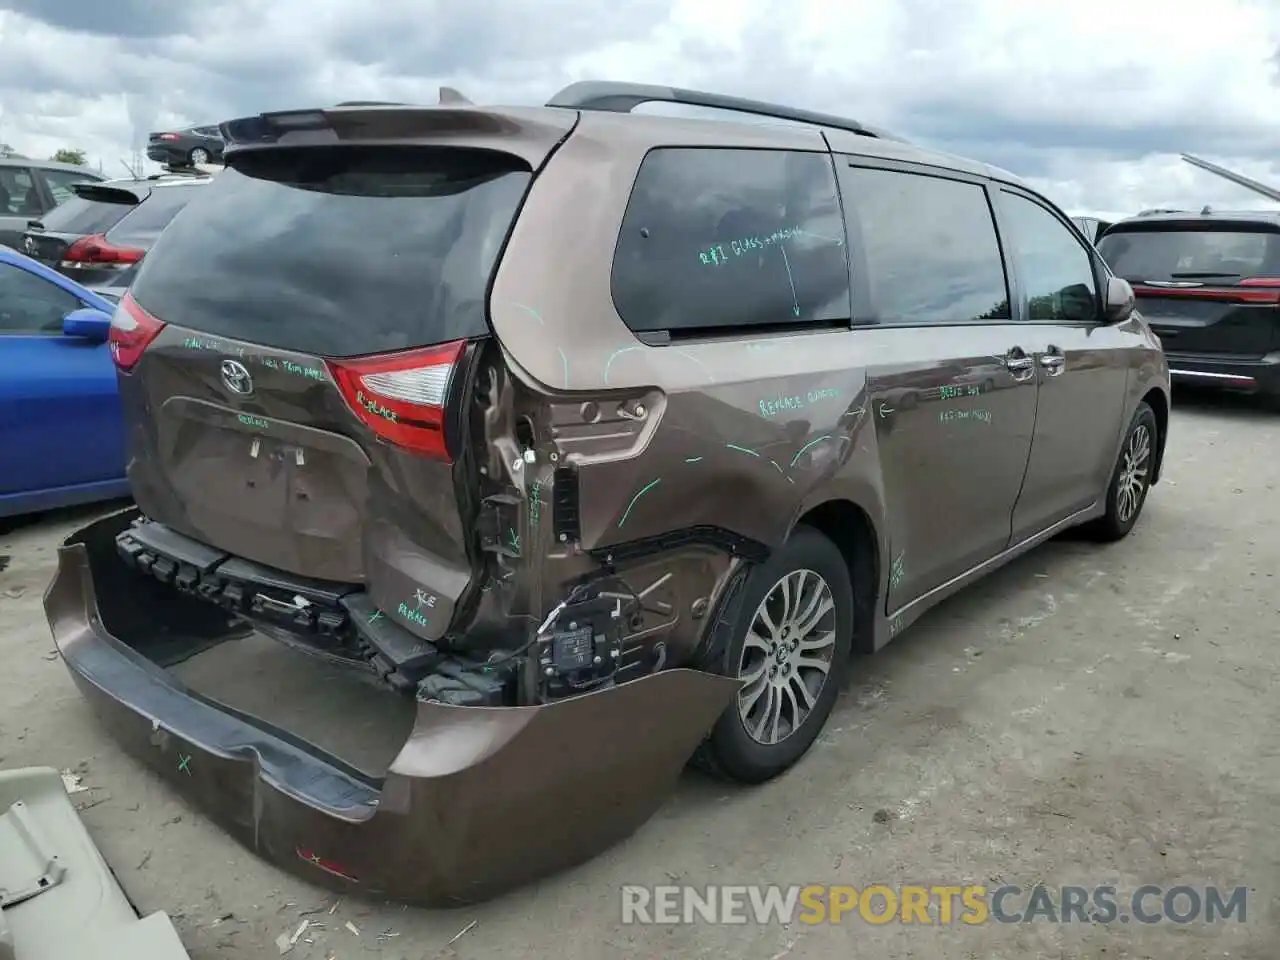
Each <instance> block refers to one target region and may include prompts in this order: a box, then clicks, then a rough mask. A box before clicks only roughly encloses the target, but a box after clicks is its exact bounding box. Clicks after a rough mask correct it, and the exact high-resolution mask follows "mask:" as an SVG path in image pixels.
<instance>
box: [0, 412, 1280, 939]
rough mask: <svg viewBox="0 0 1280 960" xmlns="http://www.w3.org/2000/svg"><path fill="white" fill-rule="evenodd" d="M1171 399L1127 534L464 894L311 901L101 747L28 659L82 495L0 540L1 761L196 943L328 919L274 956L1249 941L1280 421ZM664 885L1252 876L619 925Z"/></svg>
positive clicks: (1267, 778)
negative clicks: (707, 766) (787, 740)
mask: <svg viewBox="0 0 1280 960" xmlns="http://www.w3.org/2000/svg"><path fill="white" fill-rule="evenodd" d="M1177 400H1178V403H1177V404H1176V406H1177V409H1176V410H1175V413H1174V419H1173V427H1172V431H1171V439H1170V446H1169V452H1168V456H1167V467H1166V474H1165V477H1166V479H1165V482H1164V483H1162V484H1161V485H1160V486H1159V487H1158V488H1156V490H1155V491H1154V492H1153V494H1152V496H1151V498H1150V499H1149V501H1148V503H1147V507H1146V512H1145V514H1144V516H1143V517H1142V519H1141V521H1140V523H1139V526H1138V527H1137V529H1136V530H1135V532H1134V533H1133V535H1132V536H1130V537H1129V538H1128V539H1127V540H1125V541H1124V542H1122V543H1120V544H1116V545H1113V546H1110V547H1098V546H1096V545H1093V544H1089V543H1085V542H1081V541H1078V540H1071V539H1064V540H1059V541H1055V542H1053V543H1050V544H1047V545H1045V546H1043V547H1041V548H1039V549H1038V550H1036V551H1035V552H1033V553H1031V554H1029V555H1027V556H1026V557H1024V558H1022V559H1020V560H1019V561H1017V562H1015V563H1014V564H1012V565H1011V566H1009V567H1007V568H1005V569H1004V570H1002V571H1000V572H998V573H996V574H994V575H993V576H992V577H990V578H989V579H988V580H987V581H985V582H984V583H981V584H979V585H977V586H975V587H973V588H971V589H970V590H968V591H967V592H965V593H963V594H961V595H959V596H957V597H955V598H953V599H951V600H949V601H948V602H946V603H945V604H943V605H942V606H940V607H939V608H937V609H936V610H934V611H933V612H932V613H930V614H929V615H928V616H926V617H925V618H924V619H923V620H921V621H920V622H919V623H918V624H917V625H916V626H915V627H913V628H912V629H911V630H909V631H908V632H907V633H906V634H904V636H903V637H902V638H900V639H899V640H897V641H895V642H894V643H893V644H892V645H891V646H890V647H888V648H887V649H886V650H885V651H883V652H882V653H881V654H879V655H878V656H876V657H874V658H870V659H867V660H865V661H862V662H861V663H860V664H859V672H858V673H857V675H856V677H855V679H854V681H853V683H852V684H851V686H850V689H849V691H848V693H847V694H846V695H845V696H844V698H843V700H842V702H841V705H840V706H839V707H838V708H837V712H836V713H835V714H834V715H833V718H832V720H831V722H830V725H829V728H828V730H827V732H826V733H825V735H824V736H823V738H822V739H821V741H820V742H819V744H818V745H817V746H816V747H815V748H814V750H813V751H812V752H811V754H810V755H809V757H807V758H806V759H805V761H803V763H802V764H801V765H800V766H798V767H797V768H796V769H795V770H794V771H793V772H792V773H790V774H789V775H788V776H786V777H783V778H782V779H780V780H779V781H777V782H775V783H772V784H769V785H766V786H764V787H761V788H756V789H737V788H726V787H724V786H721V785H718V784H714V783H710V782H708V781H706V780H704V779H702V778H701V777H699V776H697V775H695V774H689V775H687V776H686V777H685V778H684V780H683V782H682V783H681V786H680V789H679V790H678V792H677V793H676V795H675V796H674V797H673V798H672V799H671V800H670V802H668V804H667V805H666V806H665V807H664V808H663V809H662V810H661V811H660V812H659V813H658V815H657V816H656V817H655V818H654V819H653V820H652V821H650V822H649V823H648V824H647V825H646V826H645V827H644V828H643V829H641V830H640V831H639V832H638V833H637V834H636V835H635V836H634V837H632V838H631V839H630V840H628V841H627V842H625V843H623V844H621V845H620V846H618V847H616V848H614V849H613V850H610V851H608V852H607V853H605V854H604V855H602V856H601V857H599V858H598V859H596V860H595V861H593V862H591V863H589V864H587V865H585V866H583V867H581V868H579V869H577V870H574V871H571V872H569V873H567V874H564V875H562V876H559V877H556V878H553V879H550V880H548V881H545V882H543V883H540V884H537V885H535V886H533V887H530V888H527V889H525V890H522V891H519V892H517V893H515V894H512V895H510V896H507V897H505V898H503V899H501V900H499V901H497V902H494V903H490V904H486V905H484V906H481V907H478V908H466V909H459V910H452V911H423V910H416V909H406V908H402V907H399V906H387V905H383V904H376V903H361V902H358V901H355V900H350V899H348V900H344V901H342V902H340V903H338V904H337V905H336V907H334V901H333V899H332V898H331V897H329V896H328V895H326V894H325V893H324V892H323V891H321V890H319V889H316V888H314V887H311V886H309V885H308V884H305V883H303V882H301V881H298V880H295V879H293V878H291V877H288V876H286V875H284V874H282V873H280V872H279V871H277V870H275V869H274V868H272V867H270V866H268V865H266V864H264V863H262V862H261V861H259V860H258V859H256V858H255V857H254V856H252V855H251V854H249V853H248V852H246V851H245V850H244V849H242V848H241V847H239V846H238V845H237V844H235V843H234V842H232V841H231V840H229V839H228V838H227V837H226V836H225V835H224V834H223V833H222V832H221V831H220V830H218V829H217V828H216V827H214V826H213V825H211V824H210V823H209V822H208V821H206V820H204V819H203V818H202V817H201V816H200V815H199V814H198V813H196V812H195V811H194V810H193V809H191V808H190V807H188V806H187V805H186V804H185V803H184V802H183V801H182V800H180V799H179V798H177V797H176V796H175V795H174V794H172V793H171V792H170V791H169V790H168V789H167V788H166V787H164V786H163V785H161V784H160V783H159V782H158V781H157V780H156V779H154V778H153V777H152V776H151V775H150V774H149V773H147V772H146V771H145V770H143V769H142V768H141V767H139V766H138V765H136V764H135V763H133V762H132V761H130V760H128V759H127V758H125V757H124V756H123V755H121V754H120V753H119V752H118V751H117V749H116V747H115V746H114V744H113V743H112V742H111V741H110V740H109V739H108V738H107V737H106V736H105V735H104V734H103V733H101V732H100V731H99V730H98V728H97V727H96V725H95V723H94V719H93V716H92V715H91V714H90V712H89V711H88V709H87V708H86V706H85V704H84V703H83V702H82V700H81V699H80V697H79V695H78V694H77V693H76V691H75V689H74V687H73V686H72V683H71V681H70V679H69V678H68V676H67V674H66V671H65V669H64V667H63V666H62V664H61V663H60V662H59V661H58V659H57V657H56V655H54V654H53V653H52V642H51V640H50V638H49V631H48V627H47V626H46V624H45V619H44V614H43V612H42V610H41V605H40V596H41V593H42V591H43V590H44V587H45V585H46V584H47V582H48V581H49V578H50V576H51V573H52V570H53V564H54V554H55V549H56V544H57V542H58V540H59V538H60V537H61V536H63V535H64V534H65V533H66V532H67V531H69V530H71V529H73V528H74V527H75V526H77V525H78V524H79V523H81V522H83V520H84V519H85V518H86V517H87V516H89V515H90V513H91V512H88V511H83V510H82V511H76V512H73V513H64V514H59V515H54V516H49V517H44V518H40V519H38V520H36V521H34V522H31V523H28V524H25V525H23V526H21V527H19V528H18V529H17V530H14V531H11V532H9V533H4V534H0V554H7V555H10V557H11V562H10V565H9V568H8V569H7V570H6V571H3V572H0V653H2V654H3V656H4V661H3V662H4V666H3V668H0V764H3V765H5V766H10V767H12V766H25V765H28V764H42V765H44V764H48V765H53V766H57V767H59V768H70V769H72V770H74V771H76V772H77V773H79V774H80V775H81V777H82V783H83V785H84V786H86V787H89V788H91V789H89V790H88V791H87V792H84V793H79V794H77V795H76V797H75V799H76V801H77V804H78V806H80V807H81V808H82V810H83V812H82V816H83V818H84V820H85V821H86V823H87V824H88V826H89V828H90V830H91V832H92V834H93V836H94V838H95V839H96V840H97V842H98V844H99V846H100V847H101V849H102V851H103V853H104V854H105V856H106V857H107V859H108V861H109V862H110V863H111V864H112V865H113V866H114V868H115V870H116V872H117V873H118V875H119V877H120V879H121V881H122V883H123V884H124V885H125V887H126V889H127V890H128V891H129V893H130V894H131V896H132V897H133V898H134V900H135V901H136V902H137V903H138V905H139V907H140V908H141V909H142V910H143V911H144V912H150V911H152V910H157V909H163V910H166V911H168V913H169V914H170V916H172V917H173V918H174V921H175V923H176V924H177V926H178V929H179V931H180V933H181V934H182V937H183V940H184V942H185V943H186V944H187V945H188V948H189V950H190V951H191V954H192V956H193V957H194V958H197V960H204V958H213V957H215V956H216V957H219V958H225V960H241V958H255V960H256V958H264V957H265V958H269V957H273V956H277V955H278V954H277V948H276V945H275V941H276V938H277V937H278V936H279V935H280V934H282V933H287V934H292V933H293V931H295V930H296V929H297V928H298V926H299V924H300V923H301V922H302V921H303V920H304V919H307V920H311V921H318V922H321V923H324V924H325V926H324V927H323V928H321V929H315V928H312V929H311V930H309V931H308V932H307V933H306V934H304V936H303V937H302V938H300V939H299V941H298V942H297V944H296V945H295V946H294V948H293V950H292V952H291V953H290V957H291V958H297V960H309V958H321V960H328V958H330V957H337V958H338V960H343V958H348V957H363V956H373V957H379V958H383V957H385V958H389V960H390V958H406V960H409V958H412V960H419V958H425V957H458V958H482V957H483V958H486V960H503V958H517V957H519V958H528V957H556V958H558V960H578V958H582V960H601V958H623V957H637V958H638V957H646V958H648V957H673V956H679V957H682V958H683V957H703V956H705V957H730V956H732V957H735V958H751V960H755V958H760V960H781V958H783V957H786V958H790V960H809V958H814V960H817V958H823V960H825V958H831V957H854V956H858V957H876V956H884V957H890V956H892V957H915V958H948V960H953V958H982V960H1000V958H1015V957H1016V958H1019V960H1023V958H1033V957H1036V958H1067V957H1070V958H1093V960H1123V958H1132V960H1138V958H1156V957H1158V958H1160V960H1199V958H1207V957H1234V958H1263V957H1266V958H1271V957H1274V956H1275V946H1274V945H1275V944H1276V943H1277V942H1280V923H1278V922H1277V919H1276V911H1275V910H1274V908H1273V903H1274V900H1275V896H1276V891H1277V880H1278V879H1280V832H1277V830H1276V829H1274V827H1275V825H1276V813H1275V810H1276V806H1275V799H1276V797H1277V794H1280V756H1278V753H1277V748H1276V747H1275V746H1274V742H1275V741H1274V739H1273V732H1274V731H1275V730H1276V729H1277V724H1276V721H1277V714H1278V713H1280V708H1278V707H1277V705H1276V704H1277V701H1276V700H1275V699H1273V698H1272V697H1271V696H1270V693H1271V691H1272V690H1273V689H1274V686H1275V679H1276V675H1277V668H1278V667H1280V652H1278V650H1277V645H1276V642H1275V639H1274V636H1273V632H1274V626H1273V625H1274V623H1275V619H1276V613H1277V609H1278V607H1280V598H1278V597H1277V591H1276V578H1275V576H1274V574H1275V573H1276V571H1277V570H1280V562H1278V561H1280V538H1277V536H1276V527H1277V521H1278V520H1280V496H1278V495H1277V494H1276V489H1275V488H1276V486H1277V482H1278V481H1280V456H1277V454H1276V451H1277V449H1280V415H1273V414H1268V413H1265V412H1263V411H1262V410H1260V409H1259V408H1257V407H1256V406H1254V405H1252V404H1248V403H1245V402H1228V401H1222V400H1213V399H1207V398H1199V397H1194V396H1193V397H1182V396H1179V397H1178V398H1177ZM274 654H275V651H266V652H264V653H263V657H264V658H269V657H271V656H273V655H274ZM267 673H269V671H268V672H267ZM276 682H277V683H279V679H278V678H277V680H276ZM296 686H297V685H296V684H295V685H293V687H290V688H288V689H295V688H296ZM282 689H285V688H283V687H282ZM495 789H501V787H500V785H496V786H495ZM1267 823H1270V824H1272V827H1271V828H1267V827H1266V824H1267ZM673 878H678V879H679V880H680V881H682V882H687V883H691V884H696V885H703V884H730V883H755V882H770V881H773V882H778V883H783V884H805V883H847V884H853V885H855V886H859V887H863V886H866V885H869V884H872V883H885V884H889V885H896V884H905V883H932V884H940V883H953V884H963V883H966V882H972V883H985V884H988V885H997V884H1000V883H1014V884H1018V885H1020V886H1022V887H1024V888H1027V887H1030V886H1031V885H1033V884H1034V883H1036V882H1037V881H1040V882H1043V883H1045V884H1048V885H1050V886H1053V887H1056V886H1058V885H1063V884H1081V885H1085V886H1090V887H1092V886H1095V885H1098V884H1114V885H1115V886H1117V887H1118V888H1119V890H1120V891H1121V895H1122V896H1121V900H1122V904H1123V901H1124V898H1125V895H1126V894H1127V893H1128V892H1131V891H1132V890H1133V889H1135V888H1136V887H1138V886H1139V885H1141V884H1145V883H1151V884H1158V885H1161V886H1163V887H1165V888H1168V887H1170V886H1173V885H1175V884H1179V883H1186V884H1191V885H1205V884H1217V885H1219V886H1225V887H1227V888H1233V887H1235V886H1237V885H1245V886H1247V887H1249V888H1250V891H1251V892H1250V893H1249V900H1248V907H1247V915H1246V920H1245V922H1243V923H1239V922H1234V921H1232V922H1227V923H1221V922H1220V923H1217V924H1212V925H1211V924H1206V923H1203V922H1192V923H1188V924H1181V925H1180V924H1175V923H1171V922H1163V923H1157V924H1153V925H1144V924H1137V923H1130V924H1119V923H1116V924H1111V925H1098V924H1082V923H1072V924H1051V923H1047V922H1044V921H1038V922H1035V923H1024V924H1001V923H990V924H987V925H982V926H963V925H958V924H956V925H934V926H921V925H904V924H898V923H894V924H888V925H870V924H867V923H865V922H863V921H861V920H858V919H854V920H852V921H847V922H845V923H844V924H841V925H819V926H804V925H802V924H799V923H797V924H794V925H792V926H791V927H789V928H786V927H783V926H781V925H766V926H755V925H746V926H731V925H722V926H708V925H690V926H635V925H627V926H624V925H623V924H622V923H621V907H620V902H621V901H620V893H619V890H620V887H621V886H622V885H623V884H630V883H640V884H665V883H670V882H672V880H673ZM331 907H334V908H333V910H332V912H331V913H330V908H331ZM317 909H318V910H319V912H311V913H308V912H307V911H315V910H317ZM348 921H350V922H351V923H352V924H353V926H354V927H355V928H356V929H358V930H359V931H360V934H359V936H357V935H356V934H354V933H352V932H351V931H350V930H349V929H348V928H347V927H346V926H345V924H346V923H347V922H348ZM464 929H466V932H465V933H464V934H463V935H462V936H461V937H458V938H457V939H456V940H455V941H454V942H453V943H452V944H450V940H451V939H452V938H454V937H455V935H456V934H458V933H459V932H460V931H463V930H464ZM388 932H389V933H394V934H397V936H390V937H385V938H382V939H379V937H378V935H379V934H383V933H388ZM308 939H310V940H311V941H313V942H308Z"/></svg>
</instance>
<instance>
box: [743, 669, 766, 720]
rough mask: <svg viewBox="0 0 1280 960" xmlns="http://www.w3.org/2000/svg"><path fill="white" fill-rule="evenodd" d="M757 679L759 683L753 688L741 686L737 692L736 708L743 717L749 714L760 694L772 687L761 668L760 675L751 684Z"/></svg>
mask: <svg viewBox="0 0 1280 960" xmlns="http://www.w3.org/2000/svg"><path fill="white" fill-rule="evenodd" d="M757 681H759V685H758V686H756V687H755V689H751V688H750V686H748V687H743V689H742V692H741V693H739V694H738V709H739V710H740V711H741V714H742V716H743V717H744V718H745V717H746V716H747V715H748V714H750V713H751V711H752V709H753V708H754V707H755V705H756V704H757V703H759V702H760V695H761V694H763V693H764V692H765V691H766V690H771V689H772V686H771V684H770V683H769V680H768V678H767V677H765V675H764V669H763V668H761V670H760V676H759V677H757V678H756V679H755V680H752V681H751V682H752V684H755V683H756V682H757Z"/></svg>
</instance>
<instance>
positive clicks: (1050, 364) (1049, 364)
mask: <svg viewBox="0 0 1280 960" xmlns="http://www.w3.org/2000/svg"><path fill="white" fill-rule="evenodd" d="M1040 366H1042V367H1044V371H1045V375H1046V376H1049V377H1057V376H1060V375H1061V374H1062V371H1063V370H1065V369H1066V366H1067V358H1066V356H1064V355H1063V353H1062V351H1061V350H1059V349H1058V348H1057V347H1050V348H1049V349H1048V350H1046V351H1045V352H1044V353H1042V354H1040Z"/></svg>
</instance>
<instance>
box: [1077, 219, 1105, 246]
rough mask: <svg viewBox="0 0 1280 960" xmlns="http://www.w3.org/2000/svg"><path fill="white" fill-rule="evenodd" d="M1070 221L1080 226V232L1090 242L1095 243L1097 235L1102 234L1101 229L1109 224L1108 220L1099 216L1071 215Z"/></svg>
mask: <svg viewBox="0 0 1280 960" xmlns="http://www.w3.org/2000/svg"><path fill="white" fill-rule="evenodd" d="M1071 222H1072V223H1074V224H1075V225H1076V226H1077V227H1079V228H1080V232H1081V233H1083V234H1084V235H1085V239H1087V240H1088V241H1089V242H1090V243H1097V241H1098V237H1100V236H1102V231H1103V230H1105V229H1107V227H1109V226H1111V221H1110V220H1103V219H1101V218H1099V217H1072V218H1071Z"/></svg>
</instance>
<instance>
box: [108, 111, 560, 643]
mask: <svg viewBox="0 0 1280 960" xmlns="http://www.w3.org/2000/svg"><path fill="white" fill-rule="evenodd" d="M449 112H450V111H442V113H449ZM489 126H492V122H491V121H490V124H489ZM509 127H510V131H509V132H511V133H513V134H518V133H519V128H518V127H517V126H515V125H509ZM567 130H568V126H566V127H565V129H563V130H556V131H554V134H555V139H552V140H551V141H550V142H549V143H546V144H540V145H537V146H538V149H537V150H530V149H525V150H523V151H521V152H520V153H517V152H512V153H507V152H502V151H499V150H493V149H474V148H469V147H467V146H453V145H450V146H448V147H439V146H427V145H421V144H420V143H419V144H417V145H389V144H386V143H385V142H383V143H378V144H365V143H358V142H357V143H354V144H341V143H339V144H333V143H330V144H328V145H310V146H306V147H299V148H282V147H276V148H268V149H251V150H243V151H240V152H239V153H237V154H234V155H229V159H231V160H232V163H231V166H229V167H228V168H227V169H226V170H225V171H223V172H222V173H220V174H219V175H218V176H217V177H216V178H214V180H213V181H212V182H211V183H210V184H209V185H208V186H207V187H204V188H202V193H203V194H204V195H203V196H201V197H199V198H198V199H197V200H196V201H195V202H194V203H192V204H191V206H189V207H188V208H187V209H186V210H184V211H183V212H182V213H181V214H180V215H179V216H178V217H176V218H175V219H174V221H173V223H172V224H171V225H170V227H169V228H168V230H167V231H166V232H165V234H164V236H163V237H162V238H161V239H160V241H159V242H158V243H157V244H156V245H155V247H154V249H153V250H152V251H151V252H150V254H149V255H148V257H147V259H146V261H145V262H144V264H143V265H142V267H141V268H140V270H139V272H138V277H137V280H136V282H135V283H134V285H133V287H132V288H131V290H130V293H129V295H127V296H126V297H125V298H124V299H123V300H122V301H121V306H120V308H119V309H118V310H117V312H116V319H115V322H114V326H113V331H112V341H113V354H114V355H115V357H116V360H117V366H118V367H119V368H121V370H122V376H121V390H122V396H123V398H124V400H125V403H126V410H127V416H128V417H129V419H130V421H131V427H132V441H131V457H130V463H129V477H130V482H131V484H132V487H133V490H134V494H135V497H136V499H137V501H138V504H139V506H140V507H141V508H142V510H143V512H144V513H146V514H147V515H148V516H149V517H150V518H152V519H153V520H156V521H159V522H161V523H163V524H164V525H166V526H168V527H170V528H172V529H174V530H176V531H179V532H181V533H184V534H186V535H188V536H191V537H194V538H196V539H198V540H201V541H203V542H204V543H206V544H210V545H212V546H215V547H217V548H219V549H221V550H224V551H226V552H228V553H231V554H233V555H235V556H238V557H243V558H246V559H248V560H250V561H253V562H256V563H258V564H263V565H266V566H268V567H272V568H275V569H277V570H280V571H285V572H287V573H291V574H296V575H298V576H300V577H306V578H314V579H319V580H323V581H329V582H338V583H364V584H367V585H368V588H369V592H370V595H371V599H372V600H373V601H374V602H375V603H376V604H377V605H378V606H379V607H380V608H381V609H383V610H387V611H391V612H397V611H398V612H399V613H400V614H401V616H400V618H399V622H401V623H403V624H404V625H405V626H407V627H408V628H409V629H411V630H414V631H415V632H416V633H418V634H419V635H420V636H423V637H425V638H428V639H435V638H437V637H439V636H440V635H441V634H443V632H444V631H445V628H446V627H447V626H448V624H449V618H450V615H451V612H452V607H453V604H454V602H455V601H456V600H457V598H458V597H459V596H460V595H461V593H462V592H463V591H464V590H465V589H466V587H467V585H468V583H469V581H470V580H471V578H472V574H473V570H472V565H471V560H470V559H469V558H470V556H471V555H472V554H471V550H470V547H469V543H470V540H471V537H470V535H469V533H468V529H467V526H468V521H467V519H466V518H467V517H468V516H469V515H470V513H471V512H472V510H471V508H470V507H469V504H468V497H470V496H473V495H474V491H473V490H471V488H470V484H469V481H468V472H467V469H466V465H465V464H464V463H463V462H461V461H462V460H464V459H465V458H464V457H463V456H462V454H463V451H464V449H465V446H466V444H465V443H464V442H463V440H462V433H463V429H464V424H463V423H462V414H463V409H464V403H463V397H464V396H465V395H466V393H467V386H468V385H467V383H466V382H465V381H466V371H467V368H468V364H469V361H470V358H471V356H473V354H474V351H475V350H476V348H477V344H478V342H479V341H481V340H483V339H484V338H485V337H487V335H488V332H489V328H488V320H487V310H486V297H487V289H488V285H489V280H490V275H491V273H492V272H493V269H494V267H495V265H496V263H497V258H498V255H499V253H500V251H501V249H502V247H503V244H504V242H505V239H506V236H507V234H508V232H509V230H510V228H511V226H512V224H513V222H514V219H515V216H516V213H517V210H518V208H519V206H520V203H521V201H522V199H523V197H524V194H525V191H526V190H527V188H528V186H529V184H530V182H531V180H532V177H533V174H532V166H533V165H536V160H535V164H533V165H531V163H530V158H529V154H530V153H534V154H535V155H536V154H538V153H546V152H548V151H549V150H550V149H552V148H553V147H554V145H555V143H556V142H558V140H559V139H560V138H561V137H562V136H563V134H564V133H567ZM547 133H548V131H546V130H543V131H541V136H543V137H544V138H545V137H546V136H547ZM335 139H336V138H335ZM457 139H458V138H457V137H456V131H455V137H454V138H453V141H452V142H453V143H456V142H457ZM489 139H490V140H492V139H493V138H492V137H489ZM314 143H315V139H314V137H313V138H312V144H314ZM525 146H526V148H527V147H528V145H527V144H526V145H525ZM521 153H523V155H521Z"/></svg>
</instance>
